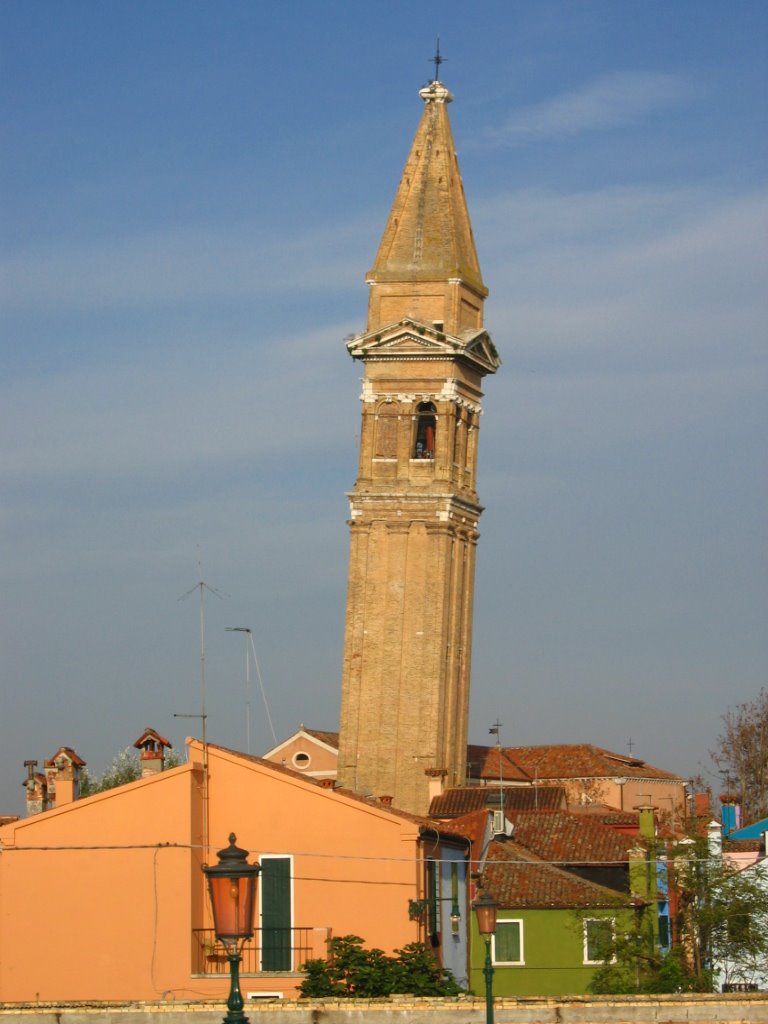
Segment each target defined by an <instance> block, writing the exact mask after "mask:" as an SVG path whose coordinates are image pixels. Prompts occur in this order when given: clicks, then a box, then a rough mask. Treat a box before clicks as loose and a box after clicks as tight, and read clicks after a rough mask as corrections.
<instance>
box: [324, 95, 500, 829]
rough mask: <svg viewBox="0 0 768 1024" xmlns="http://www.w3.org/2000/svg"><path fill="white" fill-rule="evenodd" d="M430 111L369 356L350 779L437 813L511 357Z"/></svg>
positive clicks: (351, 620)
mask: <svg viewBox="0 0 768 1024" xmlns="http://www.w3.org/2000/svg"><path fill="white" fill-rule="evenodd" d="M420 95H421V97H422V99H423V100H424V103H425V107H424V112H423V115H422V118H421V121H420V124H419V126H418V129H417V131H416V135H415V138H414V140H413V144H412V146H411V150H410V153H409V156H408V159H407V162H406V165H405V170H404V172H403V176H402V179H401V181H400V185H399V188H398V191H397V195H396V197H395V201H394V204H393V207H392V210H391V213H390V216H389V220H388V222H387V226H386V229H385V231H384V236H383V238H382V241H381V245H380V247H379V251H378V253H377V256H376V259H375V262H374V265H373V268H372V269H371V271H370V272H369V274H368V278H367V282H368V286H369V305H368V323H367V328H366V330H365V331H364V332H363V333H362V334H360V335H358V336H357V337H355V338H353V339H352V340H351V341H350V342H349V343H348V346H347V347H348V350H349V352H350V354H351V355H352V357H353V358H355V359H358V360H360V362H361V363H362V366H363V372H364V377H363V391H362V428H361V435H360V463H359V470H358V477H357V482H356V484H355V487H354V490H353V491H352V492H351V494H350V495H349V502H350V521H349V522H350V531H351V541H350V563H349V583H348V593H347V618H346V633H345V647H344V668H343V680H342V703H341V731H340V741H339V782H340V784H341V785H342V786H343V787H345V788H348V789H352V790H355V791H357V792H360V793H364V794H369V795H372V796H376V797H380V796H388V797H391V798H392V800H393V804H394V806H397V807H400V808H403V809H404V810H408V811H410V812H412V813H416V814H423V813H426V810H427V806H428V801H429V795H428V794H429V789H428V777H427V775H426V774H425V773H426V772H430V771H431V772H436V771H437V772H444V773H445V781H446V784H447V785H460V784H461V783H462V782H463V781H464V778H465V774H466V749H467V719H468V705H469V675H470V658H471V647H472V605H473V593H474V573H475V548H476V544H477V539H478V520H479V518H480V513H481V511H482V509H481V506H480V504H479V502H478V495H477V490H476V474H477V448H478V428H479V423H480V414H481V398H482V391H481V382H482V378H483V377H484V376H485V375H486V374H488V373H494V372H495V371H496V369H497V368H498V366H499V365H500V361H499V358H498V355H497V353H496V350H495V348H494V346H493V343H492V341H491V339H490V337H489V335H488V333H487V332H486V330H485V328H484V326H483V302H484V300H485V297H486V295H487V289H486V288H485V285H484V284H483V280H482V276H481V273H480V267H479V264H478V260H477V253H476V251H475V244H474V239H473V237H472V230H471V226H470V222H469V215H468V212H467V205H466V201H465V197H464V190H463V186H462V182H461V177H460V173H459V167H458V161H457V158H456V151H455V146H454V142H453V138H452V134H451V128H450V123H449V120H448V113H447V104H448V103H449V102H450V101H451V100H452V98H453V97H452V96H451V94H450V93H449V91H448V90H447V89H446V88H445V86H444V85H442V84H441V83H440V82H438V81H434V82H432V83H431V84H430V85H429V86H428V87H426V88H425V89H422V90H421V93H420Z"/></svg>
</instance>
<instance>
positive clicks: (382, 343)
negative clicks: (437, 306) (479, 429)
mask: <svg viewBox="0 0 768 1024" xmlns="http://www.w3.org/2000/svg"><path fill="white" fill-rule="evenodd" d="M347 351H348V352H349V354H350V355H351V356H352V357H353V358H354V359H366V360H368V359H376V360H389V359H446V358H448V359H468V360H469V361H470V362H472V363H474V364H475V365H477V366H478V367H479V368H481V371H482V372H483V373H495V372H496V370H497V369H498V368H499V366H500V365H501V360H500V359H499V356H498V353H497V352H496V348H495V346H494V344H493V342H492V341H491V338H490V335H489V334H488V332H487V331H485V330H480V331H472V332H471V333H470V334H469V335H468V336H467V337H466V338H459V337H456V336H455V335H452V334H446V333H444V332H443V331H439V330H437V328H435V327H434V326H431V325H429V324H423V323H420V322H419V321H418V320H411V319H410V318H407V317H406V318H405V319H403V320H398V321H397V322H396V323H392V324H387V325H386V326H385V327H380V328H379V329H378V330H376V331H370V332H366V333H363V334H358V335H355V336H354V337H353V338H351V339H350V340H349V341H348V342H347Z"/></svg>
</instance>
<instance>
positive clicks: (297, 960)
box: [192, 927, 331, 975]
mask: <svg viewBox="0 0 768 1024" xmlns="http://www.w3.org/2000/svg"><path fill="white" fill-rule="evenodd" d="M192 934H193V936H194V939H195V962H194V964H193V966H192V970H193V973H195V974H214V975H215V974H227V975H228V974H229V960H228V959H227V951H226V950H225V949H224V946H223V945H222V944H221V943H220V942H217V941H216V935H215V933H214V931H213V928H193V929H192ZM330 939H331V929H330V928H319V927H318V928H257V929H256V930H255V931H254V933H253V938H252V939H251V940H250V941H249V942H246V944H245V945H244V946H243V949H242V954H241V955H242V962H241V964H240V973H241V974H276V973H277V974H279V973H295V972H296V971H299V970H300V969H301V967H302V965H303V964H304V963H306V961H307V960H327V959H328V943H329V941H330Z"/></svg>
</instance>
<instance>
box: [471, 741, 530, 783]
mask: <svg viewBox="0 0 768 1024" xmlns="http://www.w3.org/2000/svg"><path fill="white" fill-rule="evenodd" d="M499 749H501V757H499ZM467 770H468V772H469V776H470V778H473V779H492V780H493V781H494V782H495V781H496V780H497V779H499V778H500V779H501V780H502V782H521V783H526V784H530V783H531V782H533V777H532V776H531V775H529V774H528V772H527V771H525V769H524V768H521V767H520V765H519V764H517V763H516V762H515V761H513V760H512V758H511V757H510V756H509V750H508V749H507V748H506V747H501V748H499V747H496V746H494V747H485V746H480V745H478V744H476V743H468V744H467Z"/></svg>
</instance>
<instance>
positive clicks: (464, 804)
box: [429, 786, 566, 818]
mask: <svg viewBox="0 0 768 1024" xmlns="http://www.w3.org/2000/svg"><path fill="white" fill-rule="evenodd" d="M498 792H499V789H498V787H493V786H461V787H460V788H458V789H447V790H445V792H444V793H441V794H440V796H436V797H435V798H434V800H433V801H432V803H431V804H430V807H429V813H430V816H431V817H433V818H458V817H460V816H461V815H463V814H469V813H470V812H471V811H477V810H480V809H481V808H485V807H487V804H488V797H489V796H493V797H497V796H498ZM503 793H504V809H505V811H506V813H507V815H509V813H510V811H513V810H517V811H534V810H537V809H540V810H545V809H546V810H560V809H562V810H565V806H566V804H565V790H564V789H563V788H562V786H505V787H504V788H503Z"/></svg>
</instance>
